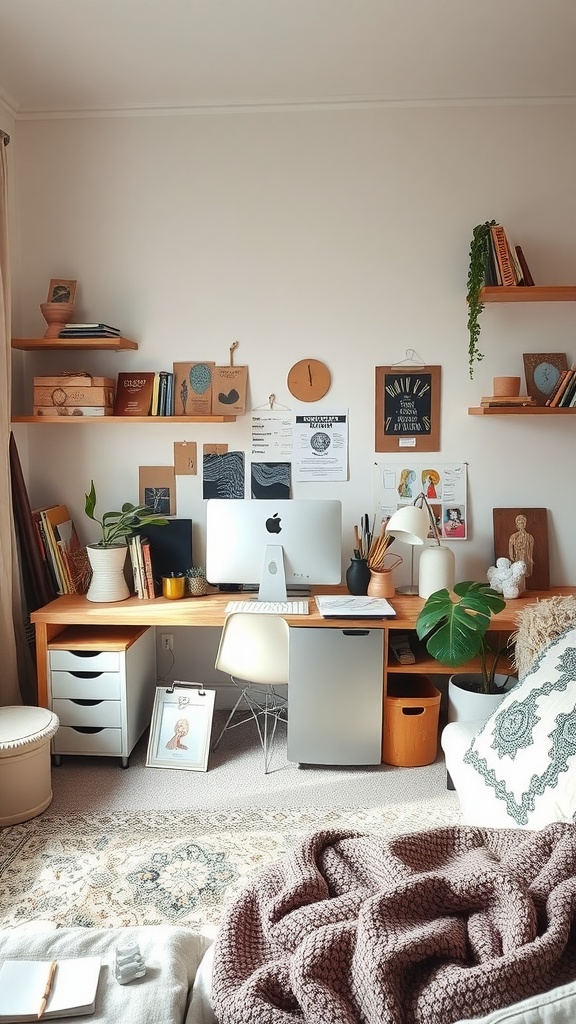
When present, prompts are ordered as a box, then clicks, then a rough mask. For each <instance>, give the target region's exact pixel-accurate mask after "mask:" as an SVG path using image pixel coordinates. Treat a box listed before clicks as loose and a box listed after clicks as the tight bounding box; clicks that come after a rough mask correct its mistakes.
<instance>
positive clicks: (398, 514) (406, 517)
mask: <svg viewBox="0 0 576 1024" xmlns="http://www.w3.org/2000/svg"><path fill="white" fill-rule="evenodd" d="M429 529H430V519H429V517H428V512H427V511H426V509H425V508H419V507H418V506H417V505H403V506H402V508H398V509H396V511H395V512H393V513H392V515H391V516H390V519H389V520H388V523H387V524H386V533H387V534H392V536H393V537H394V538H395V539H396V540H400V541H402V542H403V543H404V544H424V541H425V540H426V538H427V536H428V531H429Z"/></svg>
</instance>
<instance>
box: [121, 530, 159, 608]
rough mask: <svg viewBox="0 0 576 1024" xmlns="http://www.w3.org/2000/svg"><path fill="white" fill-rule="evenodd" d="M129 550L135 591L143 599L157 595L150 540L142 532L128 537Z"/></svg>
mask: <svg viewBox="0 0 576 1024" xmlns="http://www.w3.org/2000/svg"><path fill="white" fill-rule="evenodd" d="M127 543H128V551H129V553H130V561H131V563H132V574H133V577H134V593H135V594H136V596H137V597H140V598H142V599H143V600H149V599H150V598H153V597H155V596H156V595H155V591H154V576H153V574H152V558H151V556H150V541H149V540H148V539H147V538H146V537H141V536H140V534H138V533H136V534H133V535H132V536H131V537H128V541H127Z"/></svg>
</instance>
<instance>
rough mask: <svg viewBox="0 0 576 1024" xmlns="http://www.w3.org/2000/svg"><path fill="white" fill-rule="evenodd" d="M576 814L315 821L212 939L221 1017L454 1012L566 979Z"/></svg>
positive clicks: (263, 1020) (226, 1023)
mask: <svg viewBox="0 0 576 1024" xmlns="http://www.w3.org/2000/svg"><path fill="white" fill-rule="evenodd" d="M575 908H576V826H574V825H571V824H565V823H564V824H553V825H549V826H548V827H547V828H545V829H543V830H542V831H540V832H526V831H516V830H508V829H505V830H495V829H494V830H492V829H478V828H467V827H463V826H456V827H451V828H440V829H434V830H431V831H427V832H418V833H413V834H411V835H404V836H399V837H396V838H392V839H389V838H385V837H380V836H375V835H364V834H362V833H359V832H336V831H323V832H317V833H315V834H314V835H312V836H310V837H308V838H306V839H305V840H303V841H302V842H301V843H300V844H299V845H298V846H296V847H295V848H294V850H292V851H291V852H290V853H289V854H288V855H287V856H286V857H285V858H284V859H283V860H282V861H281V862H279V863H278V864H275V865H271V866H270V867H268V868H266V869H265V870H263V871H262V872H261V873H260V874H259V875H258V876H257V877H256V878H255V879H254V881H253V882H252V883H251V884H250V885H249V887H248V888H247V889H246V890H245V891H244V892H243V893H242V895H241V896H240V897H239V898H238V899H237V900H236V902H235V903H234V904H233V905H232V906H231V907H230V908H229V909H228V911H227V913H226V915H225V917H224V920H223V922H222V925H221V928H220V932H219V936H218V938H217V942H216V948H215V955H214V971H213V1003H214V1008H215V1011H216V1015H217V1018H218V1021H219V1022H220V1024H279V1022H283V1024H287V1022H289V1021H290V1022H293V1021H295V1020H300V1021H304V1022H306V1024H432V1022H434V1024H451V1022H454V1021H457V1020H459V1019H461V1018H466V1017H475V1016H480V1015H482V1014H485V1013H488V1012H490V1011H492V1010H494V1009H497V1008H498V1007H502V1006H508V1005H509V1004H511V1003H513V1002H516V1001H518V1000H520V999H524V998H527V997H528V996H530V995H535V994H537V993H539V992H544V991H547V990H548V989H550V988H552V987H554V986H555V985H558V984H563V983H565V982H566V981H568V980H570V979H573V978H576V929H574V930H573V931H574V934H573V935H571V934H570V933H571V928H572V925H573V923H574V916H575Z"/></svg>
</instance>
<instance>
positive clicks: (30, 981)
mask: <svg viewBox="0 0 576 1024" xmlns="http://www.w3.org/2000/svg"><path fill="white" fill-rule="evenodd" d="M51 964H52V961H51V960H5V961H4V963H3V964H2V966H1V967H0V1021H7V1022H10V1024H11V1022H12V1021H26V1020H38V1013H39V1010H40V1007H41V1004H42V997H43V995H44V993H45V991H46V983H47V980H48V978H49V975H50V967H51ZM99 976H100V957H99V956H83V957H73V958H72V959H62V960H60V959H59V960H57V961H56V972H55V974H54V983H53V985H52V987H51V991H50V994H49V997H48V1000H47V1003H46V1009H45V1010H44V1012H43V1013H42V1019H44V1018H45V1017H46V1018H50V1017H80V1016H84V1015H85V1014H89V1013H94V1010H95V1007H96V989H97V988H98V978H99Z"/></svg>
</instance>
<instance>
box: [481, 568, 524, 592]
mask: <svg viewBox="0 0 576 1024" xmlns="http://www.w3.org/2000/svg"><path fill="white" fill-rule="evenodd" d="M486 575H487V577H488V583H489V584H490V586H491V587H492V590H495V591H496V593H497V594H502V597H505V598H506V599H507V600H510V599H511V598H514V597H518V596H519V595H520V594H521V592H522V591H523V590H524V577H525V576H526V562H511V561H510V559H509V558H497V559H496V565H491V566H490V568H489V569H488V570H487V572H486Z"/></svg>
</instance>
